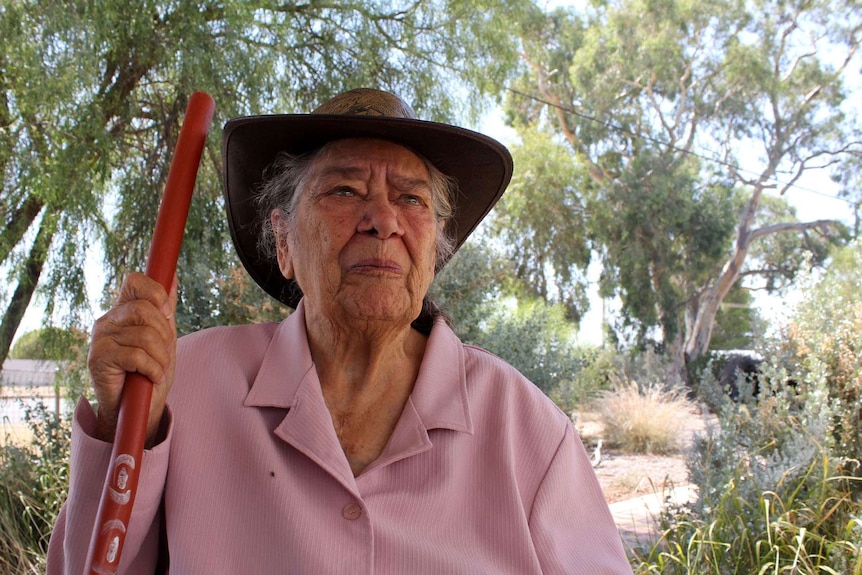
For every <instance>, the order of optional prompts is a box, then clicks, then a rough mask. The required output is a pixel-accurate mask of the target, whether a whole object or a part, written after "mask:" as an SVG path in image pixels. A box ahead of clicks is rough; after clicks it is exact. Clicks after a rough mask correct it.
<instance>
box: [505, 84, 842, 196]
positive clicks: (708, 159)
mask: <svg viewBox="0 0 862 575" xmlns="http://www.w3.org/2000/svg"><path fill="white" fill-rule="evenodd" d="M507 90H508V91H509V92H512V93H513V94H517V95H518V96H521V97H523V98H527V99H529V100H533V101H534V102H539V103H540V104H544V105H546V106H550V107H551V108H557V109H558V110H562V111H563V112H567V113H569V114H572V115H574V116H578V117H579V118H583V119H584V120H587V121H589V122H594V123H596V124H600V125H602V126H604V127H606V128H608V129H610V130H616V131H618V132H624V133H626V134H629V135H630V136H633V137H635V138H640V139H641V140H645V141H647V142H652V143H653V144H658V145H660V146H665V147H667V148H670V149H672V150H675V151H677V152H680V153H682V154H687V155H689V156H693V157H695V158H698V159H700V160H703V161H705V162H711V163H714V164H718V165H720V166H725V167H727V168H730V169H732V170H735V171H737V172H740V173H747V174H751V175H753V176H757V175H759V174H758V173H757V172H755V171H753V170H748V169H745V168H740V167H739V166H736V165H734V164H731V163H730V162H727V161H725V160H722V159H719V158H714V157H711V156H707V155H706V154H700V153H698V152H693V151H691V150H686V149H684V148H680V147H679V146H676V145H674V144H670V143H668V142H665V141H663V140H660V139H658V138H654V137H652V136H649V135H646V134H639V133H636V132H633V131H632V130H629V129H628V128H625V127H623V126H620V125H618V124H614V123H613V122H609V121H605V120H601V119H599V118H596V117H594V116H590V115H588V114H584V113H583V112H578V111H577V110H574V109H572V108H569V107H566V106H561V105H560V104H555V103H554V102H550V101H548V100H545V99H544V98H539V97H538V96H534V95H533V94H526V93H524V92H521V91H520V90H516V89H515V88H507ZM770 181H772V182H775V183H776V184H777V185H779V186H782V187H786V188H794V189H797V190H799V191H802V192H808V193H809V194H814V195H817V196H822V197H825V198H829V199H832V200H838V201H841V202H844V203H846V204H848V205H851V206H852V205H854V204H855V203H854V202H853V201H852V200H850V199H849V198H842V197H839V196H833V195H832V194H826V193H824V192H819V191H817V190H812V189H811V188H807V187H805V186H800V185H799V184H795V183H794V184H791V183H788V182H784V181H782V180H780V179H778V178H771V179H770Z"/></svg>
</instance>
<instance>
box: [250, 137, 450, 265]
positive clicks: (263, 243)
mask: <svg viewBox="0 0 862 575" xmlns="http://www.w3.org/2000/svg"><path fill="white" fill-rule="evenodd" d="M328 146H329V144H327V145H325V146H323V147H322V148H319V149H317V150H315V151H313V152H310V153H307V154H302V155H293V154H288V153H287V152H281V153H279V155H278V156H277V157H276V159H275V161H274V162H273V163H272V164H271V165H270V166H269V167H268V168H267V169H266V172H265V173H264V182H263V184H262V185H261V186H260V187H259V188H258V190H257V192H256V194H255V198H254V200H255V202H256V203H257V207H258V217H259V221H260V226H259V233H258V240H257V246H258V252H259V253H260V254H261V255H262V256H263V257H265V258H268V259H275V257H276V251H277V250H276V237H275V230H274V229H273V227H272V220H271V218H270V214H272V212H273V210H279V211H280V212H281V214H282V215H283V216H284V218H285V219H286V222H287V225H288V226H289V228H292V227H293V225H294V224H295V222H296V219H295V218H296V207H297V205H298V204H299V198H300V195H301V192H302V190H303V188H305V186H306V185H307V183H308V181H307V180H308V176H309V174H310V172H311V170H310V168H311V165H312V163H313V162H314V160H315V159H316V158H317V157H319V156H320V154H321V153H322V152H323V151H324V150H326V148H327V147H328ZM414 153H415V152H414ZM416 155H417V156H419V158H420V159H421V160H422V161H423V162H424V164H425V167H426V168H427V169H428V175H429V180H430V185H431V198H432V203H433V204H432V207H433V208H434V214H435V216H436V217H437V221H438V222H439V221H442V222H444V227H443V231H442V233H439V234H437V246H436V251H437V254H436V255H437V259H436V262H437V263H436V267H437V269H438V270H439V269H440V267H442V265H443V263H445V262H447V261H449V259H450V258H451V257H452V254H454V253H455V239H454V238H453V237H452V236H451V235H450V234H448V233H447V232H446V226H445V223H448V222H449V220H450V219H451V218H452V216H453V215H454V213H455V209H454V205H453V204H454V198H455V194H456V193H457V189H458V184H457V182H456V180H455V179H454V178H451V177H449V176H447V175H446V174H444V173H443V172H441V171H440V170H439V169H437V167H436V166H435V165H434V164H432V163H431V162H430V161H429V160H427V159H426V158H424V157H423V156H421V155H419V154H416Z"/></svg>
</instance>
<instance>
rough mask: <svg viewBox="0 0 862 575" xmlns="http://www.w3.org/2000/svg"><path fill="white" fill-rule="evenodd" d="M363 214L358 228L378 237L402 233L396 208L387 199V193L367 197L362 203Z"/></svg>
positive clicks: (382, 237) (383, 237)
mask: <svg viewBox="0 0 862 575" xmlns="http://www.w3.org/2000/svg"><path fill="white" fill-rule="evenodd" d="M363 207H364V210H365V212H364V214H363V217H362V220H361V221H360V222H359V228H358V230H359V231H360V232H362V233H371V234H374V235H375V236H376V237H378V238H380V239H386V238H388V237H390V236H393V235H398V236H400V235H401V234H402V233H403V230H402V229H401V223H400V221H399V218H398V209H397V208H396V206H395V205H393V204H392V202H390V201H389V197H388V195H377V196H375V197H373V198H368V199H367V200H366V201H365V202H364V203H363Z"/></svg>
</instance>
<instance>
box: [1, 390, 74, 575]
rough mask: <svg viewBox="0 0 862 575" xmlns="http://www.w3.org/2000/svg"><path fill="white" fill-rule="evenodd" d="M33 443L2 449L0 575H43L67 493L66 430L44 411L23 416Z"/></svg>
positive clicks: (67, 427)
mask: <svg viewBox="0 0 862 575" xmlns="http://www.w3.org/2000/svg"><path fill="white" fill-rule="evenodd" d="M26 417H27V421H28V423H29V425H30V429H31V430H32V432H33V439H32V440H31V441H30V443H29V444H26V445H23V446H17V445H14V444H8V445H5V446H3V447H0V573H21V574H24V573H34V574H35V573H44V572H45V559H44V557H45V553H46V551H47V549H48V540H49V538H50V534H51V529H52V527H53V525H54V520H55V519H56V517H57V513H59V511H60V506H61V505H62V504H63V501H64V500H65V498H66V492H67V489H68V460H69V435H70V429H69V425H68V423H67V422H65V421H62V420H58V419H57V418H56V416H55V415H54V414H53V413H50V412H48V411H47V409H46V408H44V407H41V406H40V407H38V408H36V409H33V410H30V411H28V412H27V414H26Z"/></svg>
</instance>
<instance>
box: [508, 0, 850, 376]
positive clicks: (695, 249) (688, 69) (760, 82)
mask: <svg viewBox="0 0 862 575" xmlns="http://www.w3.org/2000/svg"><path fill="white" fill-rule="evenodd" d="M860 19H862V11H860V10H859V5H858V3H857V2H850V1H841V2H825V1H816V2H806V3H801V4H800V3H787V2H779V1H763V2H756V3H751V2H730V3H728V2H713V1H708V2H689V1H684V0H663V1H659V2H641V1H638V0H621V1H618V2H595V3H592V4H590V5H589V7H588V8H586V9H583V10H580V11H576V10H574V9H567V8H560V9H557V10H554V11H552V12H550V13H549V14H547V15H546V16H545V17H544V18H533V19H531V20H528V21H525V22H524V23H523V25H522V26H521V27H520V29H519V33H520V36H521V40H522V44H523V58H524V60H525V65H524V67H523V74H522V76H521V77H520V78H519V79H518V80H517V81H516V82H515V84H514V88H513V89H512V90H511V92H510V94H509V96H508V98H507V100H506V108H507V117H508V118H509V119H510V121H511V122H512V125H513V126H515V127H516V128H517V129H518V130H519V133H523V135H524V147H525V148H526V151H525V152H524V153H523V154H521V155H519V163H518V165H519V171H521V172H522V173H525V174H530V175H531V176H530V177H529V178H525V184H526V185H524V186H522V187H523V189H522V190H519V192H520V193H521V194H522V195H523V199H516V200H514V201H513V202H512V203H511V204H510V205H509V206H507V208H508V209H509V210H510V211H509V213H507V214H506V219H504V220H502V221H503V222H504V223H503V225H502V226H501V227H503V228H504V229H506V230H507V232H506V233H507V236H506V237H507V242H508V244H509V245H510V246H511V252H512V253H513V254H519V250H523V252H525V253H527V254H529V255H523V254H520V255H519V256H517V257H519V258H520V260H521V262H526V263H531V265H530V266H527V265H525V263H519V268H518V272H519V274H520V276H521V278H522V279H523V280H524V281H526V282H528V283H529V284H530V285H531V286H533V288H534V289H535V290H536V291H537V293H542V290H543V286H544V284H550V283H551V282H550V281H549V278H553V280H554V285H555V287H556V288H558V289H561V290H564V294H566V296H568V297H569V298H572V300H573V301H576V297H577V295H578V290H579V289H580V285H579V283H578V281H579V276H578V274H577V269H581V270H582V269H583V266H584V265H585V262H586V261H589V258H586V257H580V256H581V255H582V254H583V250H584V247H585V246H586V247H587V248H588V249H592V250H593V252H594V253H595V254H597V255H598V256H599V257H600V258H601V261H602V268H603V273H602V277H601V291H602V294H603V295H605V296H614V295H615V296H618V297H619V298H620V300H621V302H622V317H623V322H622V323H621V324H620V328H621V331H623V332H631V331H633V332H634V333H635V334H636V335H637V336H638V338H639V339H640V341H641V343H643V342H645V341H647V340H648V339H650V338H654V337H656V336H657V335H658V337H660V338H661V340H662V342H661V343H663V344H664V346H665V347H666V348H667V349H668V350H669V351H672V352H673V353H674V355H675V356H676V357H677V358H678V363H679V364H682V361H683V358H693V357H696V356H697V355H699V354H701V353H703V352H705V351H706V349H708V345H709V336H710V334H711V333H712V324H713V320H714V318H715V314H716V313H717V311H718V309H719V306H718V304H720V303H721V301H722V300H723V299H724V298H725V297H726V296H727V295H728V293H729V292H730V290H731V288H732V287H733V285H734V284H735V283H736V282H737V281H738V280H739V279H740V278H741V277H745V276H757V277H759V278H761V280H762V281H763V283H764V285H765V287H768V288H770V289H777V288H780V287H782V286H784V285H786V284H787V283H788V282H790V281H792V280H793V279H794V278H795V274H796V273H797V272H798V270H799V269H801V268H802V267H803V266H804V265H809V264H808V263H806V256H805V253H806V252H808V254H809V257H810V259H809V260H808V261H810V262H818V261H821V260H822V258H823V256H824V255H825V253H826V252H825V247H826V246H827V244H828V243H829V242H828V241H827V240H829V239H831V238H833V237H836V236H840V234H841V230H840V229H839V228H838V227H837V226H835V225H834V223H831V224H830V223H825V222H799V221H798V220H797V218H796V215H795V214H793V213H792V212H790V211H789V210H788V209H787V208H786V204H785V203H784V202H783V201H778V200H772V199H771V198H768V197H767V196H766V194H765V191H766V189H767V188H771V187H774V183H773V181H774V179H776V178H777V179H778V180H780V181H781V183H780V184H779V189H778V191H779V192H780V193H783V192H784V191H786V190H787V189H788V188H789V187H790V186H791V185H792V183H793V182H795V181H796V179H797V178H798V177H799V176H800V175H801V174H803V173H804V172H806V170H808V169H810V168H812V167H814V165H818V166H823V165H831V166H833V167H835V168H836V173H842V175H843V177H844V181H845V182H847V183H848V184H849V183H850V182H852V181H855V180H853V179H852V178H851V177H850V176H849V175H848V174H847V173H846V172H848V171H849V172H854V173H855V171H858V168H859V164H858V163H854V162H851V161H849V159H850V157H852V156H853V154H854V153H856V152H858V149H859V138H858V134H857V133H856V132H855V131H854V130H855V128H854V126H855V122H856V118H857V116H856V115H855V113H856V112H855V108H852V107H848V106H847V105H846V104H847V103H848V102H850V101H852V100H851V98H850V95H849V91H850V90H851V89H852V85H851V83H850V74H851V73H853V71H855V70H858V59H855V58H857V57H858V54H857V48H858V46H859V41H860V39H859V35H858V32H857V31H858V26H859V23H860ZM837 54H841V56H837ZM845 56H846V57H847V59H846V60H843V59H842V58H844V57H845ZM851 108H852V109H851ZM536 134H545V135H544V136H542V139H538V138H537V137H536ZM548 134H550V135H548ZM550 144H553V145H555V146H556V147H557V149H554V148H551V147H550ZM531 147H535V149H536V152H535V153H532V151H531V150H530V148H531ZM563 148H565V150H566V151H567V153H568V159H569V161H568V162H562V161H561V163H560V166H561V167H559V168H555V169H549V168H548V167H547V164H548V163H550V161H549V160H548V159H547V158H556V157H557V156H559V155H562V153H561V152H560V151H559V150H562V149H563ZM555 163H556V160H555ZM519 177H520V176H518V175H517V174H516V179H515V182H514V184H515V188H517V186H518V185H519V180H518V178H519ZM560 180H563V181H560ZM533 197H535V201H536V204H538V206H536V205H533V204H532V203H531V201H532V199H533ZM545 204H547V205H545ZM579 209H580V210H582V211H585V213H586V214H587V217H583V215H582V213H581V212H579V211H578V210H579ZM558 212H559V213H561V214H562V215H563V216H564V217H565V218H568V221H567V222H566V223H569V222H574V223H573V224H572V225H573V226H582V227H583V228H585V229H578V230H577V231H575V232H574V233H573V232H572V230H570V229H566V228H565V227H564V225H561V224H560V222H559V221H558V220H557V218H556V214H557V213H558ZM509 222H517V225H516V226H511V225H509V226H508V227H507V225H508V224H509ZM779 223H780V224H781V225H777V224H779ZM827 236H828V237H827ZM545 238H550V239H547V240H546V239H545ZM537 242H538V248H536V247H535V246H536V245H537ZM566 244H568V245H566ZM544 245H553V249H552V250H543V249H542V246H544ZM531 250H535V252H536V253H537V254H538V255H536V256H534V255H533V253H532V251H531ZM567 252H568V257H567V259H565V260H564V261H558V260H555V259H554V258H553V257H551V255H552V254H556V253H567ZM572 267H574V268H575V269H574V270H573V269H572ZM543 282H544V284H543ZM748 285H754V280H753V279H752V278H751V277H749V278H748ZM758 287H760V286H759V284H758ZM561 299H563V300H564V298H561Z"/></svg>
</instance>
